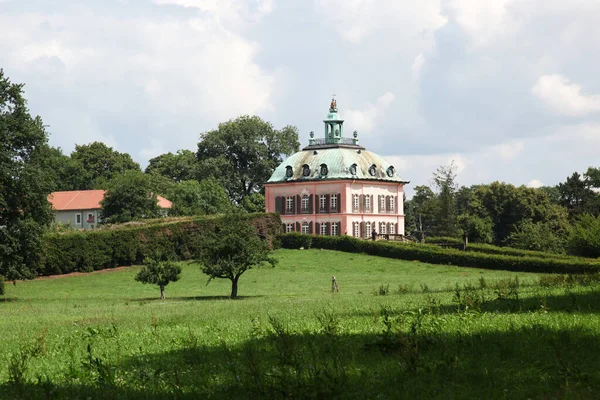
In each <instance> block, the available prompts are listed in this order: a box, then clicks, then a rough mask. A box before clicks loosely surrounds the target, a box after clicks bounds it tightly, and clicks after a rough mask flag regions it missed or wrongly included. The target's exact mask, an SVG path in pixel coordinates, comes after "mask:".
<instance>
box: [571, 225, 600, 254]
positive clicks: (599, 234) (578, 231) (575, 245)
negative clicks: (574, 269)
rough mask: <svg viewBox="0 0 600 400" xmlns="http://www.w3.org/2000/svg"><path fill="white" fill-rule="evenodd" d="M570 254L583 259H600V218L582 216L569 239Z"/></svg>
mask: <svg viewBox="0 0 600 400" xmlns="http://www.w3.org/2000/svg"><path fill="white" fill-rule="evenodd" d="M568 248H569V252H570V253H571V254H574V255H578V256H582V257H600V216H598V217H594V216H592V215H590V214H583V215H582V216H580V217H579V218H578V219H577V220H576V221H575V223H574V224H573V228H572V229H571V233H570V235H569V238H568Z"/></svg>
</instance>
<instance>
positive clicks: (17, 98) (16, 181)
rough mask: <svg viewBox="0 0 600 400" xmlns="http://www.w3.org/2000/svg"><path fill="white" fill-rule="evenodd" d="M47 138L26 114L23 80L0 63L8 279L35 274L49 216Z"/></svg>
mask: <svg viewBox="0 0 600 400" xmlns="http://www.w3.org/2000/svg"><path fill="white" fill-rule="evenodd" d="M47 141H48V137H47V134H46V131H45V129H44V125H43V123H42V119H41V118H40V117H39V116H38V117H35V118H33V117H32V116H31V115H30V114H29V110H28V109H27V101H26V100H25V98H24V97H23V85H22V84H15V83H11V81H10V80H9V79H8V77H6V76H5V75H4V71H3V70H1V69H0V254H1V255H2V256H1V257H0V275H4V276H5V277H6V278H8V279H11V280H13V279H22V278H30V277H32V276H33V275H34V273H35V270H36V265H37V263H38V260H39V255H40V250H41V249H40V247H41V245H40V238H41V235H42V233H43V230H44V228H45V227H46V226H48V225H49V224H50V223H51V222H52V220H53V216H52V210H51V207H50V203H48V200H47V196H48V194H49V193H50V192H51V191H52V186H53V180H52V178H51V176H49V174H48V170H49V167H48V154H49V153H48V147H47Z"/></svg>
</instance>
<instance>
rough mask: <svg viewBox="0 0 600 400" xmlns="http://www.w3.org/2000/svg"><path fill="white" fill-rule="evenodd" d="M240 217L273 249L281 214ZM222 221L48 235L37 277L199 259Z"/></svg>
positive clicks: (161, 223)
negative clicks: (158, 259) (155, 259)
mask: <svg viewBox="0 0 600 400" xmlns="http://www.w3.org/2000/svg"><path fill="white" fill-rule="evenodd" d="M240 218H241V219H243V220H248V221H251V223H252V225H253V226H254V227H255V228H256V230H257V232H258V233H259V235H260V236H261V237H262V238H265V239H266V242H267V244H268V245H270V243H272V238H273V236H274V235H275V234H276V233H277V232H278V230H279V229H280V225H281V220H280V219H279V216H277V215H275V214H245V215H244V216H241V217H240ZM221 223H222V218H218V217H202V218H194V219H189V218H188V219H179V220H175V221H168V222H165V221H160V220H159V221H158V222H156V221H149V222H148V223H145V224H141V225H131V226H127V225H125V226H122V227H116V228H115V229H100V230H93V231H84V232H69V233H62V234H59V233H52V234H47V235H46V236H45V237H44V238H43V243H44V246H43V247H44V251H43V254H44V255H43V257H42V261H41V263H40V266H39V269H36V270H34V273H35V274H39V275H56V274H66V273H70V272H89V271H93V270H101V269H106V268H114V267H116V266H119V265H120V266H127V265H132V264H140V263H142V260H144V258H145V257H148V256H150V257H151V256H153V255H155V254H156V252H158V253H160V254H162V255H163V257H164V258H165V259H171V260H174V261H179V260H190V259H193V258H195V257H198V256H199V254H200V249H201V248H202V247H203V246H204V241H205V240H206V235H207V233H208V232H214V230H215V229H216V228H217V226H219V225H220V224H221Z"/></svg>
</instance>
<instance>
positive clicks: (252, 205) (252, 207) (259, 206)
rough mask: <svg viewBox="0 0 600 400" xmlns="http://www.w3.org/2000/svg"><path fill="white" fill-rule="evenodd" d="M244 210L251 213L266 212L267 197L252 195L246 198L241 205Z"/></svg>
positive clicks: (258, 194)
mask: <svg viewBox="0 0 600 400" xmlns="http://www.w3.org/2000/svg"><path fill="white" fill-rule="evenodd" d="M241 206H242V208H243V209H244V210H245V211H247V212H250V213H255V212H264V211H265V196H264V195H263V194H262V193H252V194H251V195H249V196H246V197H244V200H242V203H241Z"/></svg>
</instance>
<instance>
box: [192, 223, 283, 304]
mask: <svg viewBox="0 0 600 400" xmlns="http://www.w3.org/2000/svg"><path fill="white" fill-rule="evenodd" d="M270 252H271V249H269V245H268V243H267V241H265V240H263V239H261V238H260V236H259V234H258V232H257V230H256V228H255V227H254V226H253V225H252V224H251V223H250V221H248V220H247V219H243V218H240V215H239V214H228V215H226V216H225V217H223V219H222V221H221V224H220V225H219V226H217V227H216V229H215V230H214V231H212V232H208V233H207V237H206V240H205V241H204V246H203V248H202V251H201V252H200V255H199V257H197V259H198V261H199V262H200V263H201V264H202V272H204V273H205V274H206V275H208V276H209V282H210V280H211V279H214V278H223V279H229V280H230V281H231V298H236V297H237V288H238V280H239V278H240V276H242V274H243V273H244V272H246V271H247V270H249V269H252V268H255V267H259V266H262V265H265V264H270V265H272V266H274V265H275V259H273V258H271V257H270Z"/></svg>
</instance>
